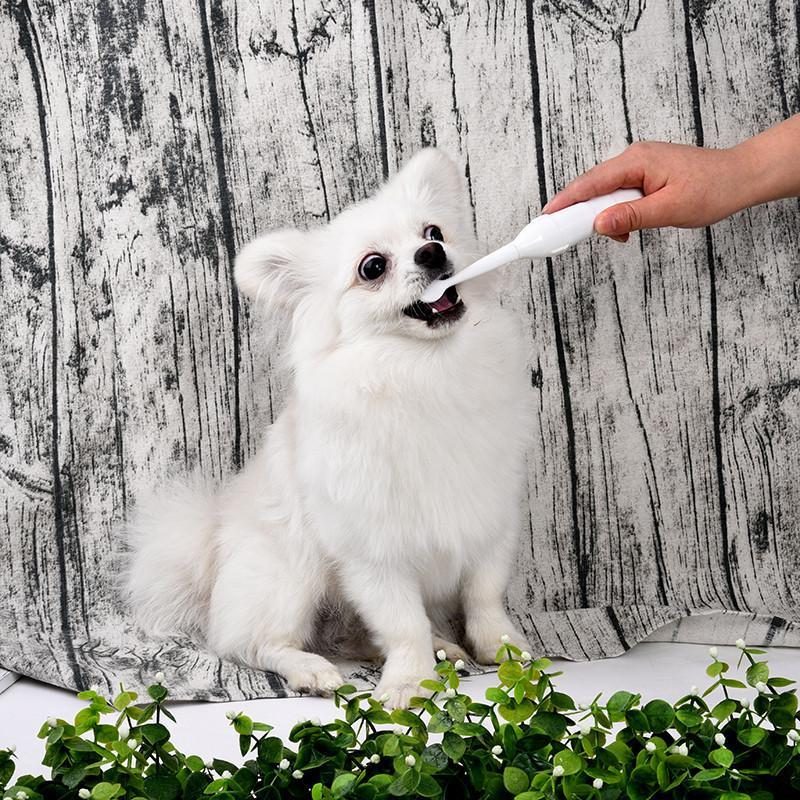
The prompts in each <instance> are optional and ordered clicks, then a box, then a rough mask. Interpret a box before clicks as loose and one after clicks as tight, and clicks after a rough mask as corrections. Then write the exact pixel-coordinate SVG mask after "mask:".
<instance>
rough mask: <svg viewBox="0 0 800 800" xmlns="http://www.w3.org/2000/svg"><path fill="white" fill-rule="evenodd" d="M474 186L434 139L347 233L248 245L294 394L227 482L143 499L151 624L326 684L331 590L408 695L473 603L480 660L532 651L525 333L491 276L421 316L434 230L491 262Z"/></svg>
mask: <svg viewBox="0 0 800 800" xmlns="http://www.w3.org/2000/svg"><path fill="white" fill-rule="evenodd" d="M465 196H466V193H465V191H464V187H463V185H462V180H461V177H460V175H459V174H458V171H457V169H456V167H455V165H454V164H453V163H452V162H451V161H450V160H449V159H448V158H447V157H446V156H444V155H443V154H442V153H440V152H439V151H436V150H424V151H422V152H421V153H419V154H418V155H417V156H415V157H414V158H413V159H412V160H411V161H410V162H409V163H408V164H407V165H406V167H405V168H404V169H403V170H402V171H401V172H400V173H398V175H397V176H395V177H394V178H393V179H392V180H391V181H390V182H389V183H388V184H387V185H386V186H384V187H383V188H382V189H381V190H380V192H378V194H377V195H375V196H374V197H373V198H371V199H369V200H367V201H365V202H363V203H361V204H358V205H356V206H354V207H352V208H350V209H348V210H346V211H344V212H343V213H342V214H340V215H339V217H337V218H336V219H334V220H333V221H332V222H331V223H330V224H329V225H328V226H326V227H323V228H319V229H316V230H313V231H305V232H303V231H279V232H276V233H272V234H268V235H266V236H264V237H261V238H259V239H256V240H255V241H254V242H251V243H250V244H249V245H247V247H245V248H244V250H243V252H242V253H241V255H240V257H239V258H238V259H237V264H236V277H237V281H238V283H239V286H240V288H241V290H242V291H243V292H244V293H246V294H248V295H250V296H251V297H253V298H256V299H257V301H258V302H259V303H260V302H266V303H279V304H282V305H283V306H285V307H286V308H287V309H288V310H289V312H290V313H291V316H292V332H291V337H290V345H289V359H290V363H291V367H292V370H293V382H292V388H291V391H290V393H289V397H288V400H287V404H286V408H285V409H284V411H283V412H282V413H281V415H280V416H279V417H278V419H277V421H276V422H275V423H274V424H273V425H272V426H271V427H270V428H269V430H268V431H267V434H266V441H265V443H264V446H263V448H262V449H261V451H260V452H259V453H258V455H257V456H256V457H255V458H253V459H252V460H251V461H250V463H249V464H248V465H247V466H246V468H245V469H244V470H243V471H242V472H241V473H240V474H239V475H237V476H236V477H235V478H234V479H233V480H231V481H230V483H229V484H228V485H227V486H226V487H224V488H223V489H222V490H221V491H220V492H218V493H217V494H216V495H215V496H212V497H211V499H209V497H208V493H207V492H206V496H203V492H202V491H200V492H199V493H198V492H191V491H190V490H188V489H181V490H179V491H177V492H176V491H175V490H172V491H171V492H170V495H171V496H170V499H168V500H167V501H166V502H165V501H163V500H162V501H153V502H148V503H145V504H142V505H140V507H139V510H138V513H137V515H136V516H135V518H134V520H133V521H132V522H131V525H130V530H131V535H132V540H131V546H132V551H133V552H132V555H131V559H130V565H129V571H128V574H127V587H128V593H129V599H130V602H131V604H132V606H133V609H134V611H135V612H136V613H137V615H138V618H139V621H140V623H141V625H142V626H143V627H144V628H145V629H148V630H150V631H158V632H166V631H175V630H184V631H188V632H190V633H195V634H197V635H200V636H202V637H203V638H204V639H205V640H206V641H207V643H208V645H209V646H210V647H211V648H212V649H214V650H215V651H216V652H217V653H219V654H220V655H221V656H225V657H230V658H233V659H236V660H238V661H240V662H242V663H245V664H248V665H251V666H254V667H256V668H260V669H265V670H274V671H276V672H279V673H281V674H282V675H283V676H284V677H285V678H286V679H287V681H288V683H289V685H290V686H291V687H292V688H294V689H298V690H306V691H311V692H317V693H326V692H329V691H330V690H331V689H333V688H335V687H336V685H337V684H339V683H341V676H340V675H339V673H338V671H337V669H336V668H335V667H334V666H333V664H331V663H330V662H329V661H327V660H326V659H325V658H323V657H322V656H320V655H317V654H315V653H311V652H308V651H306V649H305V648H306V647H307V646H308V644H309V642H310V640H311V639H312V627H313V621H314V615H315V612H316V611H317V609H318V607H319V605H320V603H321V602H322V601H323V600H326V599H327V600H333V601H336V602H345V603H349V604H352V606H353V607H354V608H355V609H356V611H357V612H358V613H359V614H360V616H361V617H362V618H363V620H364V622H365V624H366V626H367V628H368V630H369V631H370V632H371V633H372V634H373V636H374V639H375V643H376V644H377V645H378V647H379V648H380V650H381V651H382V652H383V654H384V655H385V659H386V660H385V664H384V668H383V674H382V678H381V681H380V684H379V686H378V687H377V689H376V695H377V696H381V695H383V694H387V695H388V697H389V699H388V705H390V706H403V705H406V704H407V703H408V700H409V699H410V697H411V696H412V695H414V694H419V692H420V690H419V687H418V683H419V681H420V680H421V679H422V678H425V677H426V676H428V675H429V674H430V673H431V671H432V666H433V652H434V639H433V637H434V636H437V639H436V646H437V647H439V646H444V645H448V644H449V643H448V642H447V641H444V640H443V639H442V638H441V636H440V634H441V633H442V630H441V625H442V623H441V620H443V619H444V618H445V617H446V616H447V613H448V612H449V611H450V610H451V609H452V608H454V607H455V606H456V605H460V606H461V607H462V608H463V611H464V614H465V619H466V634H467V640H468V646H469V647H470V649H471V652H472V653H473V654H474V656H475V657H476V658H477V659H478V660H480V661H482V662H484V663H488V662H491V661H492V660H493V659H494V655H495V652H496V650H497V648H498V646H499V643H500V637H501V635H503V634H508V635H510V636H511V639H512V641H513V642H515V643H517V644H519V645H520V646H521V647H523V649H524V648H525V647H526V645H525V642H524V640H523V638H522V636H521V634H519V633H518V632H516V631H515V630H514V628H513V625H512V623H511V621H510V620H509V618H508V616H507V615H506V612H505V610H504V607H503V598H504V593H505V589H506V585H507V582H508V578H509V573H510V569H511V564H512V560H513V558H514V555H515V550H516V533H517V528H518V521H517V512H518V508H519V497H520V491H521V488H522V484H523V473H524V445H525V431H526V430H527V429H528V428H529V426H530V418H529V410H530V409H529V405H528V391H527V389H528V382H527V380H526V376H525V369H524V362H523V357H522V349H521V346H520V341H521V334H520V332H519V331H518V330H517V327H516V324H515V323H514V321H513V320H512V319H511V318H510V317H509V314H508V313H507V312H505V311H503V309H502V308H501V307H500V305H499V303H498V301H497V299H496V298H495V296H494V293H493V292H492V291H490V290H489V288H488V287H487V284H486V282H485V279H484V280H483V281H481V280H476V281H474V282H470V283H467V284H465V285H464V286H463V287H459V288H460V294H461V297H462V298H463V299H464V302H465V304H466V308H467V310H466V313H465V314H464V316H463V317H462V318H461V319H460V320H458V321H457V322H454V323H451V324H449V325H447V326H444V327H438V328H429V327H428V326H427V325H426V323H425V322H423V321H420V320H416V319H412V318H409V317H407V316H404V315H403V314H402V309H403V308H404V307H405V306H407V305H408V304H409V303H411V302H412V301H414V300H415V299H417V298H418V297H419V295H420V294H421V292H422V290H423V289H424V287H425V286H426V285H427V282H428V281H429V280H430V278H431V277H432V276H430V275H426V274H424V271H423V270H422V269H421V268H419V267H417V266H416V265H415V264H414V260H413V255H414V252H415V251H416V249H417V248H418V247H420V246H421V245H423V244H424V243H425V240H424V239H423V230H424V229H425V226H426V225H430V224H435V225H438V226H439V227H440V228H441V229H442V231H443V233H444V238H445V241H444V247H445V250H446V253H447V255H448V258H449V259H450V261H451V262H452V264H453V266H454V267H455V268H456V269H460V268H462V267H464V266H466V264H468V263H469V262H470V261H471V260H472V258H473V257H474V255H475V247H474V241H473V238H472V234H471V226H470V219H469V214H468V211H467V208H466V206H465V202H464V198H465ZM373 251H374V252H379V253H382V254H385V255H387V256H388V257H389V259H390V267H389V270H388V271H387V273H386V275H385V276H384V278H383V279H382V280H381V281H379V282H376V283H375V284H367V283H365V282H363V281H362V280H360V279H359V278H358V275H357V265H358V263H359V261H360V260H361V258H362V257H363V256H364V255H365V254H367V253H369V252H373ZM432 623H433V624H432ZM449 652H453V647H452V646H451V648H450V650H449ZM456 652H460V651H458V650H456Z"/></svg>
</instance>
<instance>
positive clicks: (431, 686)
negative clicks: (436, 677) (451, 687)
mask: <svg viewBox="0 0 800 800" xmlns="http://www.w3.org/2000/svg"><path fill="white" fill-rule="evenodd" d="M419 685H420V686H421V687H422V688H423V689H427V690H428V691H429V692H443V691H444V690H445V688H447V687H445V685H444V684H443V683H442V682H441V681H432V680H430V678H426V679H425V680H424V681H420V682H419Z"/></svg>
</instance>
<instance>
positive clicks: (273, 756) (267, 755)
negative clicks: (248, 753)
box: [258, 736, 283, 764]
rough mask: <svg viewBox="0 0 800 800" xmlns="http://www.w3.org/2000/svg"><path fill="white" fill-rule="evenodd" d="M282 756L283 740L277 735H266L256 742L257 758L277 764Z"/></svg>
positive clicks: (267, 762)
mask: <svg viewBox="0 0 800 800" xmlns="http://www.w3.org/2000/svg"><path fill="white" fill-rule="evenodd" d="M282 758H283V742H282V741H281V740H280V739H279V738H278V737H277V736H267V737H266V738H264V739H262V740H261V741H260V742H259V743H258V760H259V761H263V762H264V763H266V764H277V763H278V762H279V761H280V760H281V759H282Z"/></svg>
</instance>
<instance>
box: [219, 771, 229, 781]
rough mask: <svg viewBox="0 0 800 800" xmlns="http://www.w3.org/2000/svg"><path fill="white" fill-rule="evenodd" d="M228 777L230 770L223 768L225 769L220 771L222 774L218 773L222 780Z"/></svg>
mask: <svg viewBox="0 0 800 800" xmlns="http://www.w3.org/2000/svg"><path fill="white" fill-rule="evenodd" d="M230 777H231V771H230V770H229V769H226V770H225V771H224V772H223V773H222V775H220V778H222V779H224V780H228V778H230Z"/></svg>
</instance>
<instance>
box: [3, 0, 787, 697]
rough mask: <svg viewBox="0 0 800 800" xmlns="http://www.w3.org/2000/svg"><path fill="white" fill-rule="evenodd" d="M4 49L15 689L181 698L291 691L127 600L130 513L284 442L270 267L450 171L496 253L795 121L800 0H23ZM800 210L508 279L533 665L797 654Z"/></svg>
mask: <svg viewBox="0 0 800 800" xmlns="http://www.w3.org/2000/svg"><path fill="white" fill-rule="evenodd" d="M0 34H1V35H0V70H1V71H2V78H3V80H2V81H0V117H2V120H3V123H2V125H0V164H2V171H1V172H0V341H1V342H2V360H1V361H0V509H2V511H1V512H0V514H2V530H3V538H2V540H0V541H2V542H3V545H2V550H0V563H2V569H0V593H2V595H3V598H4V599H3V602H2V604H0V620H2V622H3V630H4V633H5V634H6V635H5V636H3V637H0V664H3V665H4V666H7V667H9V668H12V669H14V670H16V671H19V672H22V673H25V674H31V675H34V676H36V677H39V678H41V679H44V680H48V681H51V682H53V683H57V684H60V685H68V686H78V685H86V684H88V683H90V682H93V681H97V682H106V683H108V684H111V683H113V682H114V681H116V680H119V679H120V678H121V679H124V680H125V682H126V684H130V685H132V686H133V685H137V684H139V683H141V682H142V681H144V680H145V679H146V678H147V676H148V675H149V674H151V673H152V672H153V671H155V669H157V668H158V667H157V666H156V665H159V666H160V667H161V668H166V669H169V670H172V671H173V672H178V671H179V672H180V674H181V676H182V678H181V685H180V686H176V695H177V696H181V697H207V698H210V699H224V698H228V697H243V696H254V695H264V694H280V693H282V692H283V691H284V687H283V684H282V682H281V681H280V680H279V679H277V678H275V677H274V676H271V675H265V674H263V673H257V672H254V671H249V670H243V669H240V668H237V667H234V666H232V665H230V664H221V663H220V662H219V661H218V660H217V659H216V658H214V657H213V655H211V654H210V653H208V652H206V651H205V650H203V649H202V648H201V647H198V646H197V645H196V644H194V643H191V642H188V641H184V640H174V641H168V642H155V641H151V640H148V639H147V638H146V637H145V636H143V635H142V634H141V633H140V632H137V631H135V630H134V629H133V628H132V627H131V626H130V623H129V622H128V618H127V615H126V613H125V610H124V609H123V608H122V607H121V606H120V603H119V600H118V597H117V591H116V587H115V581H114V575H115V572H116V568H117V562H116V558H117V556H116V552H117V550H118V543H117V542H116V541H115V531H116V530H117V529H118V526H119V523H120V521H121V520H122V519H123V517H124V515H125V513H126V510H127V509H128V507H129V506H130V504H131V503H132V502H133V501H134V500H135V498H136V497H137V496H139V495H140V494H141V493H142V492H144V491H146V490H147V489H148V488H149V487H151V486H153V485H155V484H158V483H160V482H161V481H163V480H164V479H165V478H167V477H168V476H170V475H174V474H176V473H179V472H184V471H187V470H194V469H197V470H200V471H201V472H202V473H203V474H205V475H206V476H208V477H209V478H212V479H219V478H222V477H223V476H225V475H227V474H229V473H230V472H231V471H232V470H234V469H235V468H236V467H237V466H238V465H240V464H241V463H243V461H244V460H245V459H247V458H248V457H249V456H250V455H252V454H253V453H254V451H255V449H256V448H257V447H258V445H259V442H260V440H261V438H262V437H263V434H264V430H265V428H266V426H267V425H268V424H269V422H270V421H271V420H272V419H274V417H275V415H276V414H277V413H278V412H279V411H280V408H281V405H282V401H283V397H284V395H285V391H286V387H287V381H288V380H290V376H289V375H288V374H287V373H286V371H285V369H284V368H283V366H282V360H281V347H282V344H283V334H282V332H283V330H284V328H285V320H284V319H282V318H281V317H280V315H277V314H275V315H272V316H270V317H265V316H263V315H261V314H259V313H257V312H256V311H254V310H253V309H251V308H250V307H249V306H248V305H247V304H246V303H243V302H242V301H241V300H240V298H239V297H238V294H237V292H236V290H235V287H234V285H233V281H232V271H231V266H232V261H233V258H234V255H235V253H236V251H237V249H238V248H239V247H240V246H241V245H242V244H243V243H244V242H246V241H247V240H249V239H250V238H252V237H253V236H254V235H255V234H256V233H258V232H262V231H264V230H268V229H269V228H272V227H276V226H281V225H300V226H309V225H316V224H324V223H325V222H326V221H327V220H328V219H330V218H331V217H332V216H334V215H335V214H337V213H338V212H339V211H340V210H341V209H342V208H344V207H345V206H347V205H348V204H349V203H351V202H353V201H355V200H358V199H360V198H362V197H364V196H366V195H368V194H369V193H370V192H372V191H373V190H374V189H375V188H376V187H377V186H379V185H380V182H381V181H382V180H383V179H384V178H385V177H387V176H388V175H390V174H392V173H394V172H395V171H396V170H397V169H398V168H399V166H400V165H402V163H403V162H404V161H405V160H406V159H407V158H409V157H410V155H411V154H413V153H414V152H415V151H416V150H417V149H419V148H420V147H423V146H426V145H438V146H440V147H442V148H444V149H445V150H447V151H449V152H450V153H451V154H452V155H453V157H454V158H455V159H456V160H457V161H458V163H459V164H460V165H461V167H462V169H463V172H464V175H465V178H466V182H467V186H468V191H469V199H470V203H471V207H472V211H473V221H474V229H475V233H476V236H477V238H478V240H479V242H480V243H481V245H482V246H484V247H486V248H489V247H492V246H497V245H499V244H500V243H502V242H504V241H506V240H507V239H508V238H510V237H511V236H513V234H514V233H515V232H516V231H517V230H518V229H519V228H520V227H521V226H522V225H524V224H525V223H526V222H527V221H528V220H529V219H530V218H531V217H532V216H534V215H535V214H537V213H538V212H539V210H540V208H541V206H542V205H543V203H544V202H545V201H546V199H547V197H548V196H550V195H551V194H552V193H553V192H554V191H555V190H556V189H557V188H559V187H560V186H561V185H563V184H564V183H565V182H567V181H568V180H570V179H571V178H572V177H574V176H575V175H576V174H578V173H579V172H581V171H582V170H584V169H586V168H588V167H590V166H591V165H593V164H594V163H596V162H597V161H599V160H601V159H603V158H605V157H607V156H609V155H612V154H614V153H615V152H618V151H619V150H621V149H622V148H624V147H625V146H626V144H628V143H629V142H631V141H634V140H637V139H647V138H658V139H667V140H675V141H683V142H689V143H692V142H694V143H699V144H705V145H708V146H725V145H728V144H732V143H734V142H735V141H738V140H739V139H741V138H743V137H744V136H747V135H750V134H752V133H755V132H756V131H758V130H760V129H762V128H764V127H766V126H767V125H768V124H770V123H773V122H776V121H778V120H780V119H783V118H785V117H787V116H789V115H790V114H792V113H797V112H798V111H800V59H799V58H798V52H799V51H800V47H799V46H798V37H799V36H800V15H798V14H797V10H796V4H795V3H794V2H792V0H755V2H747V3H745V2H744V1H743V0H707V2H690V0H664V2H661V3H655V2H650V3H645V2H644V0H638V1H637V2H625V3H623V2H617V0H603V1H602V2H593V3H590V4H587V3H582V2H578V0H547V1H546V2H545V0H507V1H506V2H503V3H494V2H489V0H469V1H468V0H447V1H445V0H380V2H379V1H378V0H87V1H86V2H77V0H66V1H65V2H59V3H54V2H52V0H0ZM798 215H800V205H798V202H797V201H786V202H784V203H777V204H773V205H771V206H769V207H763V208H758V209H753V210H751V211H748V212H745V213H743V214H740V215H737V216H736V217H734V218H733V219H731V220H729V221H726V222H723V223H720V224H719V225H717V226H715V227H714V228H713V229H711V230H709V231H702V230H701V231H675V230H665V231H656V232H647V233H643V234H641V235H637V236H635V237H633V239H632V241H631V243H630V244H629V245H628V246H626V247H620V246H617V245H615V244H613V243H610V242H605V241H592V242H590V243H586V244H584V245H582V246H580V247H578V248H576V249H575V251H574V252H571V253H568V254H565V255H563V256H562V257H560V258H558V259H555V260H552V261H547V262H541V263H532V264H529V265H516V266H515V267H512V268H510V269H509V270H507V271H506V272H505V274H503V275H502V276H498V291H499V292H500V295H501V298H502V301H503V303H504V304H505V305H507V306H509V307H511V308H513V309H514V310H515V311H516V312H517V313H518V315H519V317H520V327H521V332H520V335H521V336H524V337H525V340H526V344H527V354H528V365H527V368H528V370H529V372H530V380H531V384H532V390H533V391H534V393H535V397H536V400H537V404H536V413H535V414H534V416H533V418H532V419H531V421H530V429H529V430H528V431H524V432H521V433H520V435H524V436H527V437H528V439H529V442H530V447H529V457H528V467H529V474H528V492H527V496H526V497H525V498H524V502H523V504H522V509H521V515H520V531H521V540H520V550H519V562H518V566H517V571H516V574H515V576H514V579H513V582H512V585H511V587H510V589H509V596H508V604H509V608H510V610H511V612H512V614H513V615H514V617H515V618H516V619H517V620H518V621H519V623H520V624H521V625H522V626H523V628H525V630H526V631H527V632H528V633H529V634H530V636H531V641H532V643H533V644H534V645H535V646H536V647H537V649H540V650H542V651H546V652H548V653H549V654H552V655H566V656H568V657H572V658H588V657H592V658H593V657H598V656H602V655H609V654H616V653H619V652H621V651H622V650H624V649H625V648H627V647H628V646H630V645H631V644H633V643H635V642H636V641H639V640H641V639H642V638H644V637H646V636H648V635H649V634H652V633H653V632H654V631H657V630H658V629H660V628H662V626H665V625H668V624H670V623H675V621H676V620H679V619H680V618H681V617H684V616H685V615H687V614H694V615H704V614H706V613H707V612H710V611H715V610H725V611H728V612H737V611H739V612H742V616H741V617H740V618H739V617H735V616H734V617H731V616H725V617H723V618H710V619H706V618H705V617H704V616H694V617H692V619H691V620H690V622H687V623H680V624H678V625H677V626H675V625H673V627H672V628H669V629H667V631H666V632H662V634H655V635H661V636H662V637H663V636H680V635H681V631H685V635H686V637H687V638H690V639H691V640H693V641H701V640H703V638H704V637H705V638H706V639H708V640H712V639H713V638H714V637H727V636H729V635H730V634H731V633H732V632H733V631H734V630H735V627H734V626H735V624H736V620H739V621H740V622H741V625H742V626H743V627H742V629H744V627H746V626H749V627H747V630H748V637H751V634H752V636H755V637H757V638H762V639H764V640H769V641H781V642H783V643H790V642H793V641H795V640H796V637H797V633H796V631H797V629H798V625H800V618H799V617H798V611H797V609H798V608H800V602H798V600H799V599H800V578H798V575H800V546H799V545H798V541H800V538H798V532H799V531H800V512H798V508H800V496H799V493H800V489H798V481H797V475H798V474H800V455H798V453H800V447H798V444H799V443H800V375H799V374H798V371H797V364H798V356H800V335H798V332H797V325H796V318H797V312H798V297H799V295H798V292H799V288H798V287H799V284H798V280H799V278H798V276H799V275H800V233H799V231H800V226H798V224H797V221H798ZM720 620H722V621H720ZM730 620H733V622H731V621H730ZM748 641H749V638H748ZM350 669H351V671H352V674H353V675H355V676H356V677H357V678H359V679H362V680H365V681H367V682H369V681H370V680H372V679H373V678H374V674H375V671H374V666H372V665H351V667H350Z"/></svg>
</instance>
